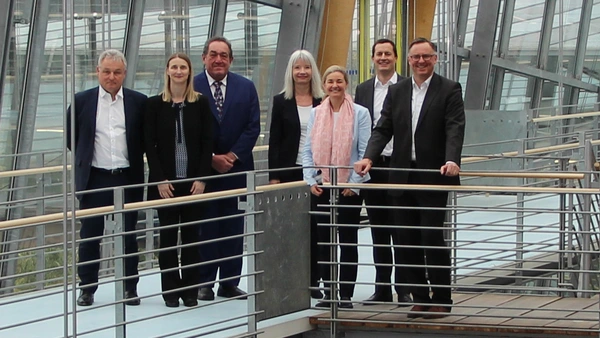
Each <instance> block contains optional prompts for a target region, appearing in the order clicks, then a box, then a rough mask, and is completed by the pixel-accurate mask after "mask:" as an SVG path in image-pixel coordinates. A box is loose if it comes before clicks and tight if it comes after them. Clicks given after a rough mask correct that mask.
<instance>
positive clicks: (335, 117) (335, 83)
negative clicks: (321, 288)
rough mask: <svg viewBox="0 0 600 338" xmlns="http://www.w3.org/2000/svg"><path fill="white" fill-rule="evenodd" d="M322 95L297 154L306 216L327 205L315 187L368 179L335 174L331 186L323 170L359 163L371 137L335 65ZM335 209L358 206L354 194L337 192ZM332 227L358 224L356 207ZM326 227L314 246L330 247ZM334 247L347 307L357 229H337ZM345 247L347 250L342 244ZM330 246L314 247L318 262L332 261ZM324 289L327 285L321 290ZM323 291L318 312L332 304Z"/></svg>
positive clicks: (326, 196) (325, 268)
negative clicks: (306, 193)
mask: <svg viewBox="0 0 600 338" xmlns="http://www.w3.org/2000/svg"><path fill="white" fill-rule="evenodd" d="M323 86H324V89H325V94H326V95H328V96H327V98H326V99H325V100H323V102H322V103H321V105H319V106H318V107H315V108H313V110H312V111H311V114H310V118H309V120H308V125H307V129H306V135H307V138H306V143H305V145H304V151H303V153H302V166H303V167H304V168H303V175H304V180H305V181H306V183H307V184H308V185H309V186H310V191H311V193H312V194H313V198H311V210H312V211H325V212H329V211H330V209H329V208H328V207H317V205H319V204H324V205H328V204H330V189H329V188H324V187H322V186H321V183H331V184H333V183H353V184H358V183H363V182H366V181H368V180H369V179H370V177H367V176H363V177H361V176H359V175H358V174H356V173H355V172H354V171H353V170H352V169H350V168H348V169H346V168H340V169H336V172H337V181H336V182H331V178H330V174H329V170H330V169H329V168H327V167H328V166H337V167H349V166H352V164H353V163H354V162H356V161H358V160H361V159H362V157H363V155H364V153H365V149H366V148H367V142H368V140H369V137H370V136H371V117H370V115H369V111H368V109H367V108H365V107H363V106H360V105H357V104H355V103H354V101H353V100H352V97H351V96H350V95H348V94H347V93H346V88H347V87H348V74H347V73H346V70H345V69H344V68H342V67H340V66H331V67H329V68H327V70H326V71H325V74H324V75H323ZM336 204H339V205H345V206H360V205H361V204H362V198H361V197H360V195H359V194H358V189H340V191H339V195H338V196H337V202H336ZM316 217H317V222H318V223H320V224H322V223H325V224H328V223H330V221H329V216H328V215H326V216H322V215H319V216H316ZM337 223H338V224H357V225H358V224H359V223H360V208H359V207H354V208H339V209H338V221H337ZM330 229H331V228H330V227H329V226H327V225H323V226H319V227H318V230H317V238H318V241H319V242H324V243H329V242H331V237H330ZM338 236H339V243H340V253H341V255H340V262H341V266H340V269H339V270H340V276H339V280H340V281H341V282H348V283H342V284H340V299H341V302H340V305H339V306H340V307H341V308H352V307H353V306H352V302H351V298H352V295H353V293H354V282H356V275H357V271H358V266H357V265H356V263H358V248H357V247H356V244H357V242H358V226H343V225H342V226H339V229H338ZM344 244H347V245H344ZM329 253H330V246H328V245H322V246H320V247H319V257H318V260H319V261H325V262H333V261H332V257H330V254H329ZM330 267H331V265H329V264H323V265H320V266H319V274H320V278H321V279H323V280H330V273H329V271H330ZM326 286H327V285H326ZM335 298H336V297H335V295H333V296H332V295H331V293H330V292H329V291H325V297H324V298H323V300H324V301H322V302H319V303H317V305H316V306H318V307H329V306H330V304H331V303H330V302H329V300H331V299H335Z"/></svg>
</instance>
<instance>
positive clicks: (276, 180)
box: [269, 179, 281, 184]
mask: <svg viewBox="0 0 600 338" xmlns="http://www.w3.org/2000/svg"><path fill="white" fill-rule="evenodd" d="M279 183H281V181H280V180H278V179H272V180H269V184H279Z"/></svg>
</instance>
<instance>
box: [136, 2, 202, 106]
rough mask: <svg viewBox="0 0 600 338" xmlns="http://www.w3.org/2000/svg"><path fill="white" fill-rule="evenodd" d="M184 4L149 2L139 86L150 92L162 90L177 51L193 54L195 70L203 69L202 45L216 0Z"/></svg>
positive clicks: (196, 71) (142, 42)
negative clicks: (187, 5) (172, 58)
mask: <svg viewBox="0 0 600 338" xmlns="http://www.w3.org/2000/svg"><path fill="white" fill-rule="evenodd" d="M180 4H181V1H176V0H173V1H170V2H166V3H165V2H162V1H161V2H146V7H145V8H144V18H143V21H142V37H141V40H140V55H139V60H138V64H137V73H136V74H135V89H136V90H138V91H141V92H142V93H144V94H146V95H148V96H152V95H156V94H158V93H160V92H161V91H162V89H163V84H164V70H165V62H166V60H167V59H168V58H169V56H170V55H171V54H173V53H175V52H177V51H180V52H185V53H186V54H188V55H189V56H190V59H191V60H192V62H193V71H194V72H195V73H198V72H199V71H200V70H202V69H203V66H202V48H203V47H204V43H205V42H206V40H207V39H208V29H209V27H208V26H209V22H210V15H211V11H212V0H200V1H194V2H193V3H192V4H190V6H189V9H185V8H183V7H181V6H179V7H178V5H180ZM186 12H187V13H189V15H185V14H184V13H186ZM188 27H189V32H188V33H187V34H186V30H187V29H188ZM188 46H189V48H188Z"/></svg>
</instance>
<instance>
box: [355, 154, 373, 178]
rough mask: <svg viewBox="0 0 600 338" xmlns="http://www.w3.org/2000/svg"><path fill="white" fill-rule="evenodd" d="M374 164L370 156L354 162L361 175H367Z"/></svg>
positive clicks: (357, 171)
mask: <svg viewBox="0 0 600 338" xmlns="http://www.w3.org/2000/svg"><path fill="white" fill-rule="evenodd" d="M372 166H373V161H371V160H370V159H368V158H363V159H362V160H360V161H357V162H355V163H354V171H355V172H356V173H357V174H359V175H360V176H365V175H366V174H367V173H368V172H369V170H371V167H372Z"/></svg>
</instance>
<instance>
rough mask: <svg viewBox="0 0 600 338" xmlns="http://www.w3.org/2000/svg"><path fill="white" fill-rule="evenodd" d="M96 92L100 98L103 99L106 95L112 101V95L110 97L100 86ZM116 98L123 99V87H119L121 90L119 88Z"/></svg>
mask: <svg viewBox="0 0 600 338" xmlns="http://www.w3.org/2000/svg"><path fill="white" fill-rule="evenodd" d="M98 88H99V89H98V91H99V94H100V97H104V96H106V95H108V96H109V97H110V98H111V99H112V95H110V93H109V92H107V91H106V90H104V88H102V86H98ZM116 96H117V97H120V98H121V99H122V98H123V86H121V88H119V91H118V92H117V95H116Z"/></svg>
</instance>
